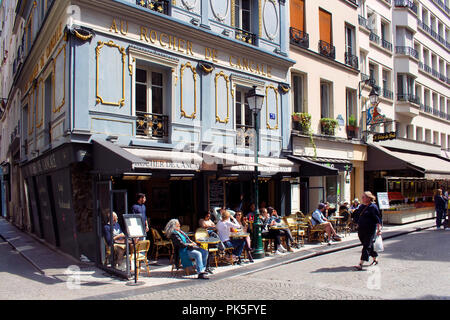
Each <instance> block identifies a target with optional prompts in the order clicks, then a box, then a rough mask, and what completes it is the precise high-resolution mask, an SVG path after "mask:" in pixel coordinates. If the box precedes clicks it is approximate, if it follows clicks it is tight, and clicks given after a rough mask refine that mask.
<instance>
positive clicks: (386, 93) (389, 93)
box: [383, 88, 394, 100]
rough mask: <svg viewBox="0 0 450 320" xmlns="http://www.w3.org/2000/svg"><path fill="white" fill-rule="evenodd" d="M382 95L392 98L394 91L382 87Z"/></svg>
mask: <svg viewBox="0 0 450 320" xmlns="http://www.w3.org/2000/svg"><path fill="white" fill-rule="evenodd" d="M383 97H385V98H388V99H390V100H392V99H394V93H393V92H392V91H391V90H389V89H386V88H383Z"/></svg>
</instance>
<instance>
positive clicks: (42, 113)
mask: <svg viewBox="0 0 450 320" xmlns="http://www.w3.org/2000/svg"><path fill="white" fill-rule="evenodd" d="M42 82H44V80H42V78H41V79H39V80H38V82H37V83H36V90H35V91H36V92H37V96H36V104H35V115H34V116H35V122H36V129H38V128H40V127H42V125H43V124H44V98H45V94H44V92H42V91H40V88H41V89H42V90H44V89H45V86H41V83H42ZM39 92H40V93H41V95H42V96H41V99H40V100H41V114H40V116H41V117H40V119H39V123H38V119H37V118H38V117H39V111H38V109H39Z"/></svg>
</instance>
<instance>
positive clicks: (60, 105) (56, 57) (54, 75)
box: [53, 43, 66, 113]
mask: <svg viewBox="0 0 450 320" xmlns="http://www.w3.org/2000/svg"><path fill="white" fill-rule="evenodd" d="M63 50H64V60H63V62H64V76H63V88H64V89H63V90H64V91H63V98H62V100H61V103H60V104H59V105H58V106H56V86H55V77H56V61H57V60H58V57H59V55H60V54H61V51H63ZM65 104H66V44H65V43H64V45H63V46H62V47H61V48H60V49H59V50H58V52H57V53H56V55H55V58H54V60H53V113H58V112H60V111H61V108H62V107H63V106H64V105H65Z"/></svg>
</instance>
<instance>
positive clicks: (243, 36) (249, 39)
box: [234, 28, 258, 46]
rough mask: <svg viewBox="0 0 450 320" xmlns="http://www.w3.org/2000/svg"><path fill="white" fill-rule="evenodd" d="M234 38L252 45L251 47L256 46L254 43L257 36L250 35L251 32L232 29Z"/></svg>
mask: <svg viewBox="0 0 450 320" xmlns="http://www.w3.org/2000/svg"><path fill="white" fill-rule="evenodd" d="M234 38H235V39H237V40H239V41H243V42H246V43H248V44H252V45H254V46H256V41H257V39H258V36H257V35H256V34H254V33H251V32H248V31H245V30H242V29H238V28H234Z"/></svg>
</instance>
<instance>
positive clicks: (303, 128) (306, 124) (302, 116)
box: [292, 112, 311, 134]
mask: <svg viewBox="0 0 450 320" xmlns="http://www.w3.org/2000/svg"><path fill="white" fill-rule="evenodd" d="M292 121H293V122H294V129H295V130H298V131H300V132H301V133H305V134H307V133H309V131H310V128H311V115H310V114H309V113H307V112H294V113H293V114H292Z"/></svg>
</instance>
